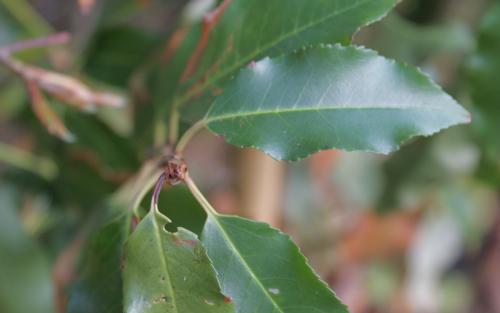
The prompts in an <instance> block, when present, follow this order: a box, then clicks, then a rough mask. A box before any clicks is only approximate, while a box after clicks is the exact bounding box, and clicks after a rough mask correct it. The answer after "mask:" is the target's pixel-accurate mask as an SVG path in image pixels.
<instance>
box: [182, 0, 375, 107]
mask: <svg viewBox="0 0 500 313" xmlns="http://www.w3.org/2000/svg"><path fill="white" fill-rule="evenodd" d="M370 1H373V0H366V1H360V2H357V3H356V4H355V5H353V6H350V7H346V8H343V9H341V10H338V11H335V12H334V13H332V14H329V15H327V16H325V17H323V18H320V19H318V20H316V21H312V22H310V23H307V24H304V25H302V26H301V27H297V28H295V29H293V30H292V31H291V32H289V33H287V34H284V35H282V36H280V37H278V38H277V39H275V40H273V41H271V42H269V43H268V44H266V45H263V46H261V47H259V48H258V49H256V50H255V51H254V52H251V53H249V54H248V56H247V57H243V58H242V59H240V61H239V62H236V63H234V64H233V65H231V66H228V67H227V68H226V69H225V70H222V71H221V72H220V73H219V75H214V76H213V79H207V80H206V81H204V82H203V83H202V84H201V85H200V86H199V87H198V88H196V89H195V90H194V91H193V92H191V93H186V94H185V95H184V96H182V97H181V98H180V99H179V103H180V104H183V103H184V102H185V101H186V100H187V99H189V98H190V97H191V95H192V94H196V93H198V92H200V91H202V90H204V89H205V88H206V87H207V86H210V85H212V84H214V83H215V82H217V81H218V80H219V79H221V78H223V77H225V76H226V75H228V74H229V73H231V72H233V71H235V70H236V69H238V68H240V67H241V66H243V65H244V64H246V63H248V62H249V61H251V60H252V59H254V58H255V57H256V56H258V55H259V54H261V53H262V52H264V51H266V50H268V49H270V48H271V47H273V46H275V45H278V44H279V43H280V42H282V41H284V40H287V39H289V38H290V37H292V36H295V35H297V34H299V33H301V32H303V31H305V30H307V29H308V28H311V27H315V26H316V25H319V24H321V23H324V22H325V21H327V20H329V19H331V18H334V17H336V16H337V15H339V14H342V13H345V12H348V11H350V10H353V9H356V8H358V7H360V6H362V5H365V4H366V3H368V2H370ZM370 22H371V21H368V22H366V23H370Z"/></svg>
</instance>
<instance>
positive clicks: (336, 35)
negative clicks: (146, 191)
mask: <svg viewBox="0 0 500 313" xmlns="http://www.w3.org/2000/svg"><path fill="white" fill-rule="evenodd" d="M221 2H222V1H221ZM223 3H224V4H227V6H225V5H224V4H222V5H221V8H222V9H221V10H219V12H218V13H214V16H217V15H218V14H219V18H217V17H214V16H212V22H213V25H215V26H213V25H212V27H213V29H212V30H211V32H209V35H208V37H207V38H208V39H209V40H208V43H207V44H206V46H203V45H202V44H200V47H199V48H200V49H199V52H200V53H202V54H203V57H202V58H201V60H200V62H199V63H200V64H199V65H198V66H197V67H196V68H197V71H196V72H195V74H194V75H193V79H192V81H198V80H199V79H200V78H202V77H204V75H206V73H208V72H209V73H210V75H209V77H208V79H202V80H201V83H199V84H197V85H196V88H192V89H191V90H190V91H189V92H188V93H187V94H186V95H184V96H183V97H182V99H181V100H180V102H183V101H184V100H186V98H189V97H190V96H192V95H193V94H196V93H198V92H200V91H203V90H206V89H208V88H213V87H215V86H217V85H218V84H219V83H220V82H221V81H222V80H224V79H225V78H228V77H229V75H231V74H233V73H234V72H235V71H236V70H238V69H239V68H241V67H242V66H245V65H246V64H248V63H250V62H251V61H253V60H259V59H261V58H263V57H265V56H277V55H281V54H283V53H287V52H291V51H293V50H295V49H299V48H301V47H302V46H304V45H307V44H318V43H338V42H348V41H350V37H351V36H352V34H353V33H355V32H356V31H357V30H358V29H359V28H360V27H362V26H365V25H368V24H370V23H372V22H374V21H377V20H379V19H380V18H382V17H383V16H385V15H386V14H387V12H389V11H390V10H391V9H392V8H393V7H394V5H395V4H396V3H397V0H310V1H304V0H287V1H283V0H232V1H227V0H226V1H223ZM224 8H225V10H224ZM207 28H208V27H207Z"/></svg>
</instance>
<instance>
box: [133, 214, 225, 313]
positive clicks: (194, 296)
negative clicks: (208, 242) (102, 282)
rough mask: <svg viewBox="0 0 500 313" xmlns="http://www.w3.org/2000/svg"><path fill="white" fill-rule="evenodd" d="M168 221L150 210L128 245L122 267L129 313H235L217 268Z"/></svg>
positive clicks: (193, 241)
mask: <svg viewBox="0 0 500 313" xmlns="http://www.w3.org/2000/svg"><path fill="white" fill-rule="evenodd" d="M169 222H170V221H169V220H168V218H166V217H165V216H164V215H162V214H161V213H160V212H158V211H157V210H152V211H151V212H150V213H149V214H148V215H146V217H145V218H144V219H143V220H142V221H141V222H140V223H139V225H138V226H137V228H136V230H135V231H134V233H133V234H132V235H131V236H130V238H129V240H128V242H127V246H126V259H125V268H124V274H123V275H124V297H125V312H127V313H135V312H141V313H150V312H151V313H152V312H163V313H168V312H175V313H197V312H206V313H216V312H217V313H219V312H228V313H229V312H235V310H234V306H233V304H232V303H231V301H230V299H229V298H227V297H225V296H224V295H223V294H222V293H221V292H220V288H219V285H218V283H217V279H216V276H215V272H214V269H213V267H212V265H211V264H210V261H209V259H208V257H207V255H206V253H205V250H204V249H203V247H202V246H201V243H200V242H199V240H198V239H197V237H196V235H195V234H193V233H191V232H190V231H188V230H186V229H183V228H179V229H178V232H177V233H169V232H167V231H166V230H165V228H164V227H165V224H167V223H169Z"/></svg>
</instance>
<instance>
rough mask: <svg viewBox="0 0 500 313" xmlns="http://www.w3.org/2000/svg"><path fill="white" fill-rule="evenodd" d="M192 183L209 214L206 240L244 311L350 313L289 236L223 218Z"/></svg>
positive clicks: (226, 289) (224, 284)
mask: <svg viewBox="0 0 500 313" xmlns="http://www.w3.org/2000/svg"><path fill="white" fill-rule="evenodd" d="M186 184H187V186H188V188H189V189H190V190H191V192H192V193H193V195H194V196H195V197H196V198H197V200H198V201H199V202H200V204H201V205H202V206H203V207H204V209H205V211H206V212H207V214H208V218H207V222H206V224H205V227H204V229H203V233H202V237H201V240H202V243H203V246H204V247H205V249H206V251H207V254H208V257H209V258H210V260H211V261H212V264H213V266H214V267H215V270H216V272H217V278H218V280H219V283H220V284H221V287H222V292H223V293H224V294H226V295H228V296H230V297H231V299H233V301H234V303H235V305H236V309H237V312H238V313H253V312H259V313H311V312H315V313H347V312H348V311H347V307H346V306H345V305H344V304H342V303H341V302H340V300H338V299H337V297H336V296H335V294H334V293H333V292H332V291H331V290H330V289H329V288H328V286H327V285H326V284H325V283H324V282H322V281H321V280H320V279H319V277H318V276H317V275H316V274H315V273H314V271H313V270H312V269H311V267H310V266H309V264H308V263H307V260H306V258H305V257H304V256H303V255H302V253H301V252H300V250H299V248H298V247H297V246H296V245H295V244H294V243H293V242H292V240H291V239H290V237H289V236H288V235H286V234H284V233H282V232H280V231H279V230H277V229H274V228H271V227H270V226H269V225H267V224H264V223H258V222H254V221H250V220H247V219H244V218H240V217H236V216H227V215H221V214H218V213H216V212H215V210H214V209H213V208H212V207H211V206H210V204H209V203H208V201H207V200H206V199H205V198H204V196H203V195H202V194H201V192H200V191H199V190H198V188H197V187H196V185H195V184H194V183H193V182H192V181H191V179H190V178H188V179H186Z"/></svg>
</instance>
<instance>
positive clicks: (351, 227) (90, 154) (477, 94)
mask: <svg viewBox="0 0 500 313" xmlns="http://www.w3.org/2000/svg"><path fill="white" fill-rule="evenodd" d="M214 2H216V1H211V0H192V1H189V2H188V1H182V0H163V1H160V0H102V1H99V0H96V1H92V0H80V1H77V0H72V1H57V0H32V1H28V0H0V46H2V45H6V44H9V43H12V42H15V41H18V40H22V39H27V38H33V37H40V36H45V35H47V34H50V33H52V32H54V31H61V30H67V31H70V32H71V34H72V41H71V43H70V45H68V46H63V47H51V48H50V49H36V50H30V51H26V52H23V53H20V54H18V57H19V59H21V60H23V61H25V62H27V63H31V64H36V65H39V66H42V67H45V68H51V69H55V70H56V71H58V72H62V73H65V74H69V75H71V76H73V77H77V78H78V79H79V80H81V81H83V82H85V83H87V84H89V85H91V86H93V87H98V88H101V89H105V90H109V91H113V92H117V93H119V94H122V95H124V96H126V97H127V98H128V99H129V105H128V106H127V107H126V108H124V109H119V110H116V109H99V110H98V111H97V112H96V113H95V114H88V113H82V112H79V111H76V110H74V109H73V108H67V107H66V106H64V105H61V103H59V102H58V101H56V100H55V99H52V98H51V99H50V102H51V105H52V106H53V107H54V108H55V109H56V111H57V112H58V113H59V114H61V116H63V118H64V121H65V124H66V125H67V127H68V128H69V129H70V131H71V132H72V133H73V134H74V135H75V136H76V138H77V140H76V141H75V142H74V143H64V142H62V141H60V140H58V139H57V138H55V137H52V136H51V135H49V134H48V132H47V131H46V130H45V129H44V127H43V126H42V125H41V124H40V123H39V122H38V121H37V120H36V118H35V117H34V115H33V112H32V110H31V108H30V102H29V98H28V96H27V93H26V91H25V90H24V88H23V85H22V82H20V81H19V80H18V78H17V77H15V76H14V75H12V74H11V73H10V72H8V71H7V70H6V69H5V68H3V67H0V175H1V176H0V205H1V207H0V312H2V313H26V312H39V313H50V312H62V311H64V307H65V303H66V302H67V299H66V298H67V294H68V290H72V289H75V288H76V289H78V288H79V286H74V284H72V282H73V281H75V279H76V276H77V275H78V274H77V272H75V270H74V268H73V267H74V266H73V264H74V263H75V259H79V257H78V256H79V255H80V252H81V249H82V244H81V241H82V237H83V236H84V235H82V234H85V233H87V232H92V230H91V229H93V228H92V225H93V224H94V223H95V220H97V219H98V218H96V216H98V215H99V214H102V212H103V210H104V208H105V207H106V206H108V205H109V202H108V199H109V197H110V195H112V194H113V192H115V191H116V190H117V189H118V187H119V186H120V185H122V184H123V183H124V182H125V181H126V180H127V179H128V178H130V177H131V176H132V175H133V174H134V173H135V172H136V171H137V169H138V168H139V166H140V164H141V163H142V162H144V161H145V160H146V159H148V158H149V157H150V156H152V155H153V153H154V151H155V149H156V147H155V138H154V135H153V134H154V132H155V125H157V123H155V121H157V120H158V119H164V118H166V112H168V106H169V105H170V100H171V97H172V94H173V91H174V90H175V89H176V81H177V80H178V78H179V77H180V74H181V72H182V70H183V67H184V64H185V62H186V59H187V58H188V56H189V54H188V53H187V51H190V50H191V49H192V47H193V46H194V45H195V44H196V41H197V38H198V37H199V35H200V34H199V33H200V30H199V29H198V28H196V27H192V25H193V23H195V22H197V21H199V20H200V18H201V16H202V13H203V12H204V11H205V10H206V9H207V8H209V7H211V6H212V5H213V4H214ZM179 31H181V32H185V33H186V35H185V40H184V43H183V45H182V46H181V47H180V49H181V50H180V51H181V52H180V53H177V54H175V55H172V54H171V51H170V50H169V49H170V48H169V44H168V42H169V39H170V38H173V37H175V36H176V35H177V36H179V35H178V33H179ZM354 42H355V43H357V44H361V45H365V46H367V47H370V48H373V49H376V50H378V51H380V53H381V54H382V55H385V56H387V57H391V58H395V59H399V60H404V61H405V62H407V63H411V64H414V65H418V66H419V67H421V68H422V69H423V70H424V71H425V72H426V73H428V74H429V75H431V76H432V77H433V78H434V79H435V80H436V81H437V82H438V83H439V84H440V85H442V86H443V88H444V89H446V91H448V92H449V93H450V94H452V95H453V96H454V97H455V98H456V99H458V100H459V102H461V103H462V104H463V105H465V106H466V107H467V108H468V110H470V111H471V112H472V113H473V114H472V115H473V123H472V124H471V125H467V126H460V127H455V128H453V129H450V130H447V131H445V132H443V133H442V134H440V135H438V136H435V137H432V138H421V139H417V140H414V141H413V142H411V143H409V144H406V145H405V146H404V147H402V148H401V149H400V151H398V152H396V153H394V154H393V155H391V156H389V157H383V156H379V155H374V154H368V153H344V152H339V151H328V152H322V153H319V154H317V155H315V156H313V157H311V158H309V159H308V160H305V161H301V162H299V163H294V164H282V163H278V162H275V161H273V160H271V159H269V158H268V157H266V156H264V155H262V154H261V153H259V152H256V151H253V150H241V151H240V150H237V149H235V148H232V147H229V146H227V145H226V144H224V143H223V142H222V140H220V139H219V138H216V137H215V136H213V135H211V134H209V133H202V134H200V135H199V136H197V137H196V138H195V139H194V141H193V143H192V144H191V145H190V147H189V148H188V150H187V152H186V157H187V159H188V164H189V166H190V168H191V172H192V173H193V176H196V177H197V179H198V180H199V181H200V183H201V184H202V185H203V186H204V189H206V190H209V198H210V200H211V201H212V202H213V203H214V205H215V207H216V208H218V209H219V210H220V211H223V212H226V213H235V214H239V215H243V216H247V217H251V218H254V219H258V220H263V221H266V222H269V223H271V224H273V225H274V226H277V227H280V228H281V229H283V230H285V231H286V232H288V233H290V234H292V236H293V238H294V239H295V240H296V242H298V244H299V245H300V247H301V249H302V250H303V252H304V253H305V254H306V255H307V256H308V257H309V258H310V260H311V263H312V265H313V267H314V268H315V269H316V270H317V271H318V273H319V274H320V275H321V277H322V278H323V279H324V280H326V281H327V282H328V283H329V284H330V285H331V286H332V287H333V288H334V290H335V291H336V292H337V294H338V295H339V296H340V298H341V299H343V300H344V301H345V302H346V303H347V304H348V305H349V307H350V309H351V312H352V313H373V312H384V313H389V312H394V313H405V312H408V313H410V312H414V313H448V312H449V313H462V312H463V313H499V312H500V292H499V290H500V267H499V266H498V264H500V202H499V199H500V197H499V192H500V188H499V187H500V157H499V153H500V139H499V134H500V89H499V81H498V80H497V79H498V76H499V75H500V2H498V1H493V0H490V1H488V0H405V1H403V2H402V3H401V4H400V5H399V6H398V8H397V10H396V11H394V12H393V13H391V14H390V15H389V16H388V17H387V18H386V19H384V20H383V21H381V22H379V23H376V24H374V25H372V26H370V27H368V28H366V29H364V30H362V31H361V32H360V33H358V34H357V35H356V36H355V38H354ZM183 51H186V53H183ZM201 100H203V99H201ZM199 102H200V103H201V104H200V105H203V102H204V101H199ZM188 107H189V112H186V117H185V121H184V122H185V124H186V125H189V123H190V121H192V117H195V116H197V114H199V113H197V108H196V106H188ZM186 125H184V126H186ZM148 201H149V200H148V199H147V197H146V199H145V200H144V205H143V207H146V206H147V203H148ZM160 207H161V208H162V210H164V211H165V212H166V213H167V215H168V216H169V217H170V218H171V219H172V220H173V223H174V224H173V225H171V227H176V226H183V227H186V228H188V229H190V230H192V231H194V232H197V233H199V232H200V230H201V227H202V225H203V221H204V219H205V216H204V213H203V211H202V210H201V209H200V208H199V206H198V205H197V203H196V202H195V201H194V199H193V198H192V197H191V196H190V194H189V193H188V192H187V191H186V190H185V189H184V188H183V187H176V188H173V189H172V190H171V191H169V192H167V193H164V194H162V195H161V199H160ZM113 225H114V224H110V225H108V226H107V227H108V231H109V233H117V232H120V229H117V228H116V227H114V226H113ZM115 226H116V225H115ZM94 244H95V245H99V244H102V245H104V247H105V244H106V242H105V241H102V242H101V241H99V240H97V241H96V242H95V243H94ZM107 257H108V256H107V255H106V254H104V255H100V256H98V257H97V259H93V260H92V259H91V260H89V259H85V258H83V259H82V260H83V261H82V262H100V260H101V261H102V260H106V258H107ZM99 258H101V259H99ZM105 266H106V265H103V269H102V271H103V272H102V273H84V275H94V276H95V275H97V276H96V277H99V275H101V274H106V275H107V274H109V273H108V272H107V271H108V269H107V268H106V267H105ZM114 270H115V271H118V270H119V269H114ZM110 279H112V278H110ZM80 287H81V286H80ZM117 292H118V293H119V292H120V291H117ZM85 305H87V307H86V306H85ZM89 305H91V301H90V300H89V299H86V298H78V297H76V298H74V297H73V298H72V299H71V300H70V303H69V307H70V309H71V308H72V307H73V309H72V310H73V312H86V311H85V310H86V309H88V308H90V309H91V306H89ZM75 307H76V308H77V309H75ZM87 311H88V310H87Z"/></svg>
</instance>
